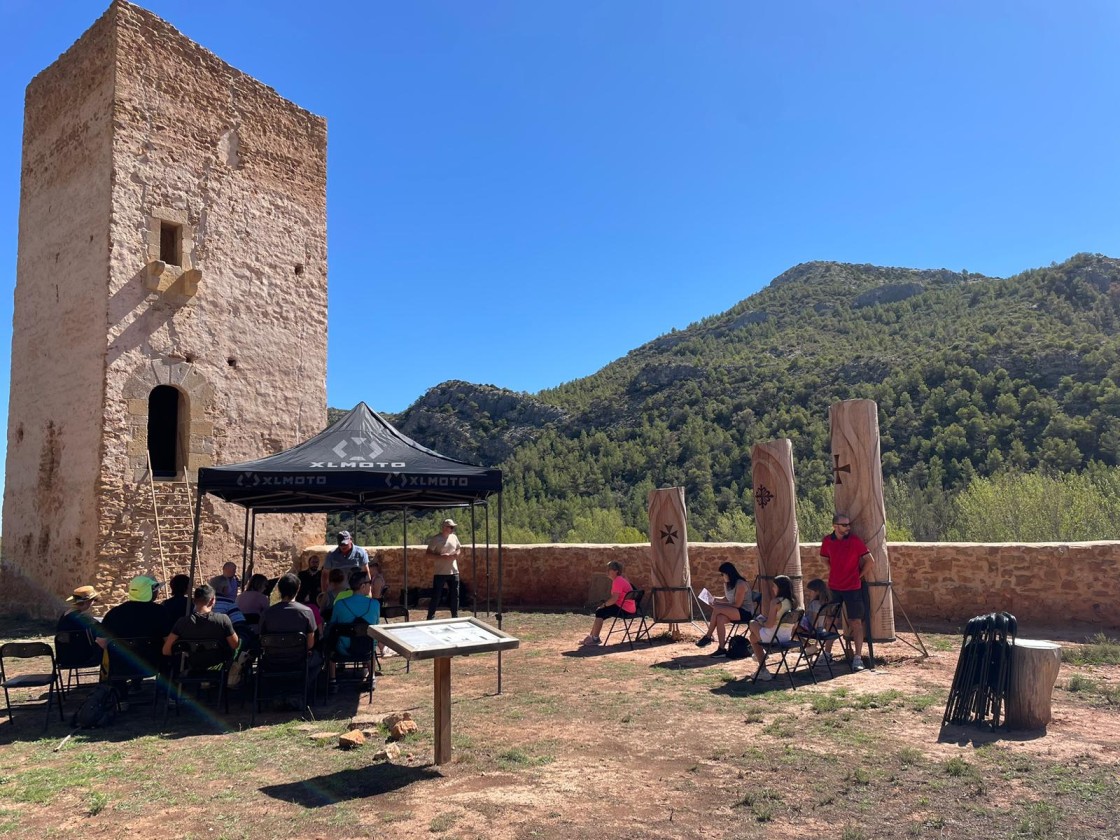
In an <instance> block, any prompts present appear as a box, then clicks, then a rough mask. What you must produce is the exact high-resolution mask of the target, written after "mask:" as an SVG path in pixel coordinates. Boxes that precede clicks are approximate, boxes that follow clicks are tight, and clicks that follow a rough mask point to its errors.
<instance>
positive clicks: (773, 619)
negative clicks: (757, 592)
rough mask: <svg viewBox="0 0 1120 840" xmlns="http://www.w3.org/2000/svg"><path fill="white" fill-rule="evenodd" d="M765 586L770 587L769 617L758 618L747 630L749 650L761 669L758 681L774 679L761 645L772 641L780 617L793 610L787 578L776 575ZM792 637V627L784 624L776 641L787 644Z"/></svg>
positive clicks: (791, 587) (789, 582)
mask: <svg viewBox="0 0 1120 840" xmlns="http://www.w3.org/2000/svg"><path fill="white" fill-rule="evenodd" d="M766 585H767V586H769V587H770V613H769V615H760V616H758V617H757V618H755V619H754V620H752V621H751V623H750V626H749V627H748V628H747V635H748V637H749V638H750V640H751V650H753V651H754V658H755V659H756V660H758V664H759V666H760V667H761V670H759V672H758V679H760V680H772V679H774V675H773V674H771V673H770V672H769V671H768V670H767V669H766V651H765V650H764V649H763V647H762V645H763V644H766V643H769V642H771V641H773V640H774V633H775V631H777V629H778V622H779V621H781V620H782V616H784V615H785V614H786V613H788V612H789V611H790V610H792V609H793V583H792V581H790V579H789V578H788V577H786V576H785V575H776V576H775V577H774V578H773V579H771V580H768V581H766ZM792 635H793V625H792V624H790V623H789V622H786V623H785V624H783V625H782V628H781V631H779V632H778V639H779V640H781V641H783V642H788V641H789V640H790V637H791V636H792Z"/></svg>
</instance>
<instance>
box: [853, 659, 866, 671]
mask: <svg viewBox="0 0 1120 840" xmlns="http://www.w3.org/2000/svg"><path fill="white" fill-rule="evenodd" d="M852 670H853V671H862V670H863V660H862V659H860V658H859V657H858V656H856V657H853V659H852Z"/></svg>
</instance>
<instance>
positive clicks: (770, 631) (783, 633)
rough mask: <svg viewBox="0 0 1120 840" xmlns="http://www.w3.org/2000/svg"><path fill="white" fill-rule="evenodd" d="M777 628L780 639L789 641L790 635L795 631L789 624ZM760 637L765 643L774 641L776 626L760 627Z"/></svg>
mask: <svg viewBox="0 0 1120 840" xmlns="http://www.w3.org/2000/svg"><path fill="white" fill-rule="evenodd" d="M777 629H778V641H780V642H788V641H789V640H790V635H791V634H792V633H793V628H792V627H790V626H789V625H788V624H783V625H782V626H781V627H779V628H777ZM758 638H759V639H760V640H761V641H762V643H763V644H764V645H765V644H769V643H770V642H772V641H773V640H774V628H773V627H759V628H758Z"/></svg>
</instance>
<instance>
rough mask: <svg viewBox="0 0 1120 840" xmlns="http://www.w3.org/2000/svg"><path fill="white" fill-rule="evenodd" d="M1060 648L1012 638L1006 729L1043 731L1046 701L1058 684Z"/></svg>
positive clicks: (1035, 641)
mask: <svg viewBox="0 0 1120 840" xmlns="http://www.w3.org/2000/svg"><path fill="white" fill-rule="evenodd" d="M1061 664H1062V648H1061V646H1060V645H1056V644H1054V643H1053V642H1044V641H1041V640H1039V639H1016V640H1015V646H1014V647H1013V648H1012V649H1011V683H1010V685H1009V686H1008V689H1007V728H1008V729H1045V728H1046V724H1048V723H1049V722H1050V719H1051V718H1050V698H1051V695H1052V694H1053V692H1054V684H1055V683H1056V682H1057V681H1058V668H1059V667H1060V666H1061Z"/></svg>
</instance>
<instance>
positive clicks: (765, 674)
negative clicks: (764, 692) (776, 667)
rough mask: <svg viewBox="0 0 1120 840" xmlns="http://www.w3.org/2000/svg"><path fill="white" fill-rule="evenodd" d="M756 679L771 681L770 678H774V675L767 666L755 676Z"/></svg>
mask: <svg viewBox="0 0 1120 840" xmlns="http://www.w3.org/2000/svg"><path fill="white" fill-rule="evenodd" d="M755 679H756V680H762V682H769V681H770V680H772V679H774V675H773V674H771V673H770V672H769V671H768V670H766V669H765V668H763V669H762V670H761V671H759V672H758V676H757V677H755Z"/></svg>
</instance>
